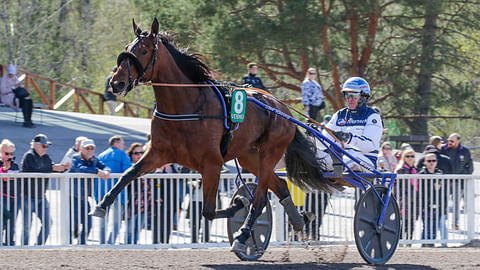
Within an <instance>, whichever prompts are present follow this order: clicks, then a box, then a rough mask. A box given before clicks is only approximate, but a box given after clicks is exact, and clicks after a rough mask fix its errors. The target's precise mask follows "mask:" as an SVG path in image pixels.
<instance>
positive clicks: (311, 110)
mask: <svg viewBox="0 0 480 270" xmlns="http://www.w3.org/2000/svg"><path fill="white" fill-rule="evenodd" d="M316 76H317V71H316V70H315V69H314V68H309V69H308V70H307V73H305V79H304V80H303V82H302V103H303V108H304V109H305V113H306V114H308V116H309V117H310V118H312V119H313V120H315V121H317V116H318V113H319V112H320V110H321V109H323V108H325V102H324V101H323V92H322V87H321V86H320V84H319V83H318V82H317V81H316V80H315V77H316Z"/></svg>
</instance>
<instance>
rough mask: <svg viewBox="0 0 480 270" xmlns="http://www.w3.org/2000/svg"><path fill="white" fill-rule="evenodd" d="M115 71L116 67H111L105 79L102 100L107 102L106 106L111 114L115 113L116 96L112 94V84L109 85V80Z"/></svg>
mask: <svg viewBox="0 0 480 270" xmlns="http://www.w3.org/2000/svg"><path fill="white" fill-rule="evenodd" d="M115 72H117V67H113V68H112V72H110V75H108V77H107V79H106V80H105V93H104V94H103V100H104V101H105V102H106V103H107V108H108V111H109V112H110V114H111V115H115V108H116V107H117V96H116V95H114V94H113V91H112V86H111V85H110V80H111V79H112V75H113V73H115Z"/></svg>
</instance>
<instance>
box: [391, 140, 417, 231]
mask: <svg viewBox="0 0 480 270" xmlns="http://www.w3.org/2000/svg"><path fill="white" fill-rule="evenodd" d="M394 172H395V173H397V174H417V169H416V168H415V151H413V149H412V148H406V149H405V150H404V151H403V152H402V156H401V159H400V161H399V162H398V164H397V168H395V171H394ZM393 194H394V195H395V197H396V198H397V202H398V206H399V208H400V215H401V217H402V219H403V220H404V222H403V224H404V226H402V227H403V230H402V231H401V235H400V238H401V239H405V240H412V239H413V235H414V229H415V221H416V220H417V219H418V217H419V216H420V212H419V208H418V179H416V178H412V179H398V180H397V181H396V184H395V187H394V193H393Z"/></svg>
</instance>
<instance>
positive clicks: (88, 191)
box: [69, 139, 110, 244]
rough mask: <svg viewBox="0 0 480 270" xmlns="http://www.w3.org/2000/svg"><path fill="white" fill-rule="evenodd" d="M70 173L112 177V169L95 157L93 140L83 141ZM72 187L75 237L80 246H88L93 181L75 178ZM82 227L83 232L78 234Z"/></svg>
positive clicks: (104, 177)
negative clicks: (89, 198)
mask: <svg viewBox="0 0 480 270" xmlns="http://www.w3.org/2000/svg"><path fill="white" fill-rule="evenodd" d="M69 172H71V173H89V174H94V175H96V176H98V177H99V178H103V179H108V178H109V176H110V168H108V167H107V166H106V165H105V164H104V163H103V162H102V161H100V160H99V159H98V158H97V157H96V156H95V142H94V141H93V140H92V139H84V140H83V141H82V143H81V145H80V152H79V153H78V154H75V155H73V157H72V166H71V167H70V171H69ZM71 185H72V186H71V188H70V190H71V195H72V198H73V200H72V203H73V206H72V208H71V209H72V211H73V213H72V214H73V224H72V228H73V236H74V237H78V243H79V244H86V242H87V238H88V234H89V233H90V230H91V228H92V217H91V216H88V215H87V213H88V212H90V205H89V203H88V196H92V179H91V178H87V179H85V178H80V179H79V178H74V179H73V181H72V182H71ZM80 225H82V231H81V232H80V233H78V229H79V226H80ZM70 243H71V241H70Z"/></svg>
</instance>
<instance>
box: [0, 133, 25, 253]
mask: <svg viewBox="0 0 480 270" xmlns="http://www.w3.org/2000/svg"><path fill="white" fill-rule="evenodd" d="M0 154H1V159H0V173H18V172H19V171H20V169H19V168H18V165H17V163H15V157H14V154H15V145H14V144H13V143H12V142H11V141H10V140H8V139H3V140H2V143H0ZM2 182H3V190H2V201H3V213H4V214H3V217H2V218H3V219H4V220H3V221H4V226H3V229H4V230H5V237H6V239H5V242H4V243H5V244H6V245H8V246H14V245H15V238H14V234H15V222H16V220H17V214H18V210H19V206H20V198H21V194H19V193H20V190H21V189H20V185H19V184H20V183H21V182H20V180H19V179H15V178H3V181H2ZM2 235H3V234H2ZM2 240H3V239H2Z"/></svg>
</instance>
